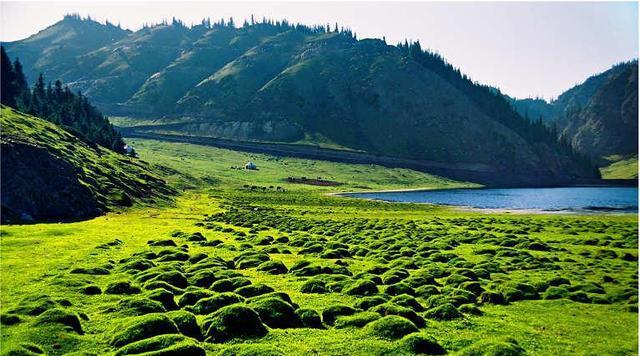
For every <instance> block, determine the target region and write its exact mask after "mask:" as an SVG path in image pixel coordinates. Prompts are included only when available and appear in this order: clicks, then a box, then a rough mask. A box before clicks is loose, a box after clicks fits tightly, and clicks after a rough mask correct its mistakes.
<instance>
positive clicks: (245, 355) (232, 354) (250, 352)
mask: <svg viewBox="0 0 640 356" xmlns="http://www.w3.org/2000/svg"><path fill="white" fill-rule="evenodd" d="M284 355H285V354H284V353H283V352H282V351H280V350H279V349H277V348H275V347H273V346H271V345H263V344H240V345H233V346H229V347H227V348H225V349H224V350H222V351H220V353H218V354H217V356H284Z"/></svg>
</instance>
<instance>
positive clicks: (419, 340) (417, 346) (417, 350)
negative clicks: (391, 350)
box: [400, 333, 447, 355]
mask: <svg viewBox="0 0 640 356" xmlns="http://www.w3.org/2000/svg"><path fill="white" fill-rule="evenodd" d="M400 347H401V348H403V349H405V350H407V351H409V352H410V353H412V354H425V355H444V354H446V353H447V351H446V350H445V349H444V348H443V347H442V346H440V344H439V343H438V341H436V339H435V338H433V337H432V336H429V335H425V334H421V333H413V334H409V335H407V336H405V337H403V338H402V340H400Z"/></svg>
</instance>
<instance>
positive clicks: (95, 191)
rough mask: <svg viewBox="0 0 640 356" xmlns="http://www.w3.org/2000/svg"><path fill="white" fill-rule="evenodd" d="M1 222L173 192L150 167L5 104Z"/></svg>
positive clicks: (47, 217) (78, 212)
mask: <svg viewBox="0 0 640 356" xmlns="http://www.w3.org/2000/svg"><path fill="white" fill-rule="evenodd" d="M1 113H2V114H1V115H0V125H1V126H2V135H1V141H0V149H1V155H2V160H1V165H2V167H1V171H0V174H1V180H2V202H1V205H2V215H1V216H2V223H3V224H4V223H24V222H35V221H67V220H77V219H86V218H90V217H94V216H98V215H100V214H102V213H104V212H106V211H109V210H111V209H113V208H117V207H124V206H131V205H132V204H134V203H154V202H159V201H162V200H165V199H167V196H168V195H169V194H171V193H172V192H173V190H172V188H169V187H168V186H167V185H166V183H165V181H164V180H163V179H161V178H159V177H158V176H156V175H155V174H153V173H152V172H151V171H150V170H149V167H148V166H147V165H146V164H145V163H142V162H140V161H138V160H134V159H131V158H129V157H126V156H124V155H121V154H117V153H114V152H113V151H111V150H108V149H106V148H103V147H101V146H98V145H96V144H93V143H91V142H88V141H83V140H82V139H81V138H79V137H77V136H75V135H74V134H72V133H70V132H69V131H66V130H64V129H62V128H61V127H59V126H57V125H55V124H53V123H50V122H48V121H45V120H42V119H39V118H37V117H34V116H30V115H26V114H23V113H21V112H19V111H17V110H15V109H12V108H10V107H7V106H4V105H2V108H1Z"/></svg>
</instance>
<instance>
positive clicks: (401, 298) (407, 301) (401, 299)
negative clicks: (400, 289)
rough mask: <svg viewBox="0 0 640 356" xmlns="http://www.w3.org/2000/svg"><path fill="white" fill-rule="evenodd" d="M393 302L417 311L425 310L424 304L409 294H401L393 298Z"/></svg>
mask: <svg viewBox="0 0 640 356" xmlns="http://www.w3.org/2000/svg"><path fill="white" fill-rule="evenodd" d="M391 303H393V304H396V305H399V306H401V307H405V308H411V309H413V311H415V312H422V311H424V307H423V306H422V304H420V303H419V302H418V300H417V299H416V298H414V297H412V296H410V295H408V294H400V295H398V296H395V297H393V298H391Z"/></svg>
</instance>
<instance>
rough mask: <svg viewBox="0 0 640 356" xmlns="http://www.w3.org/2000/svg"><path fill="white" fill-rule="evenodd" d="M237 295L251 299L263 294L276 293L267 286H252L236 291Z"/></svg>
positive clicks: (260, 284)
mask: <svg viewBox="0 0 640 356" xmlns="http://www.w3.org/2000/svg"><path fill="white" fill-rule="evenodd" d="M234 292H235V293H237V294H239V295H241V296H243V297H245V298H251V297H255V296H258V295H262V294H267V293H271V292H274V289H273V288H271V287H269V286H268V285H266V284H262V283H259V284H250V285H248V286H244V287H240V288H238V289H236V290H235V291H234Z"/></svg>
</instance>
